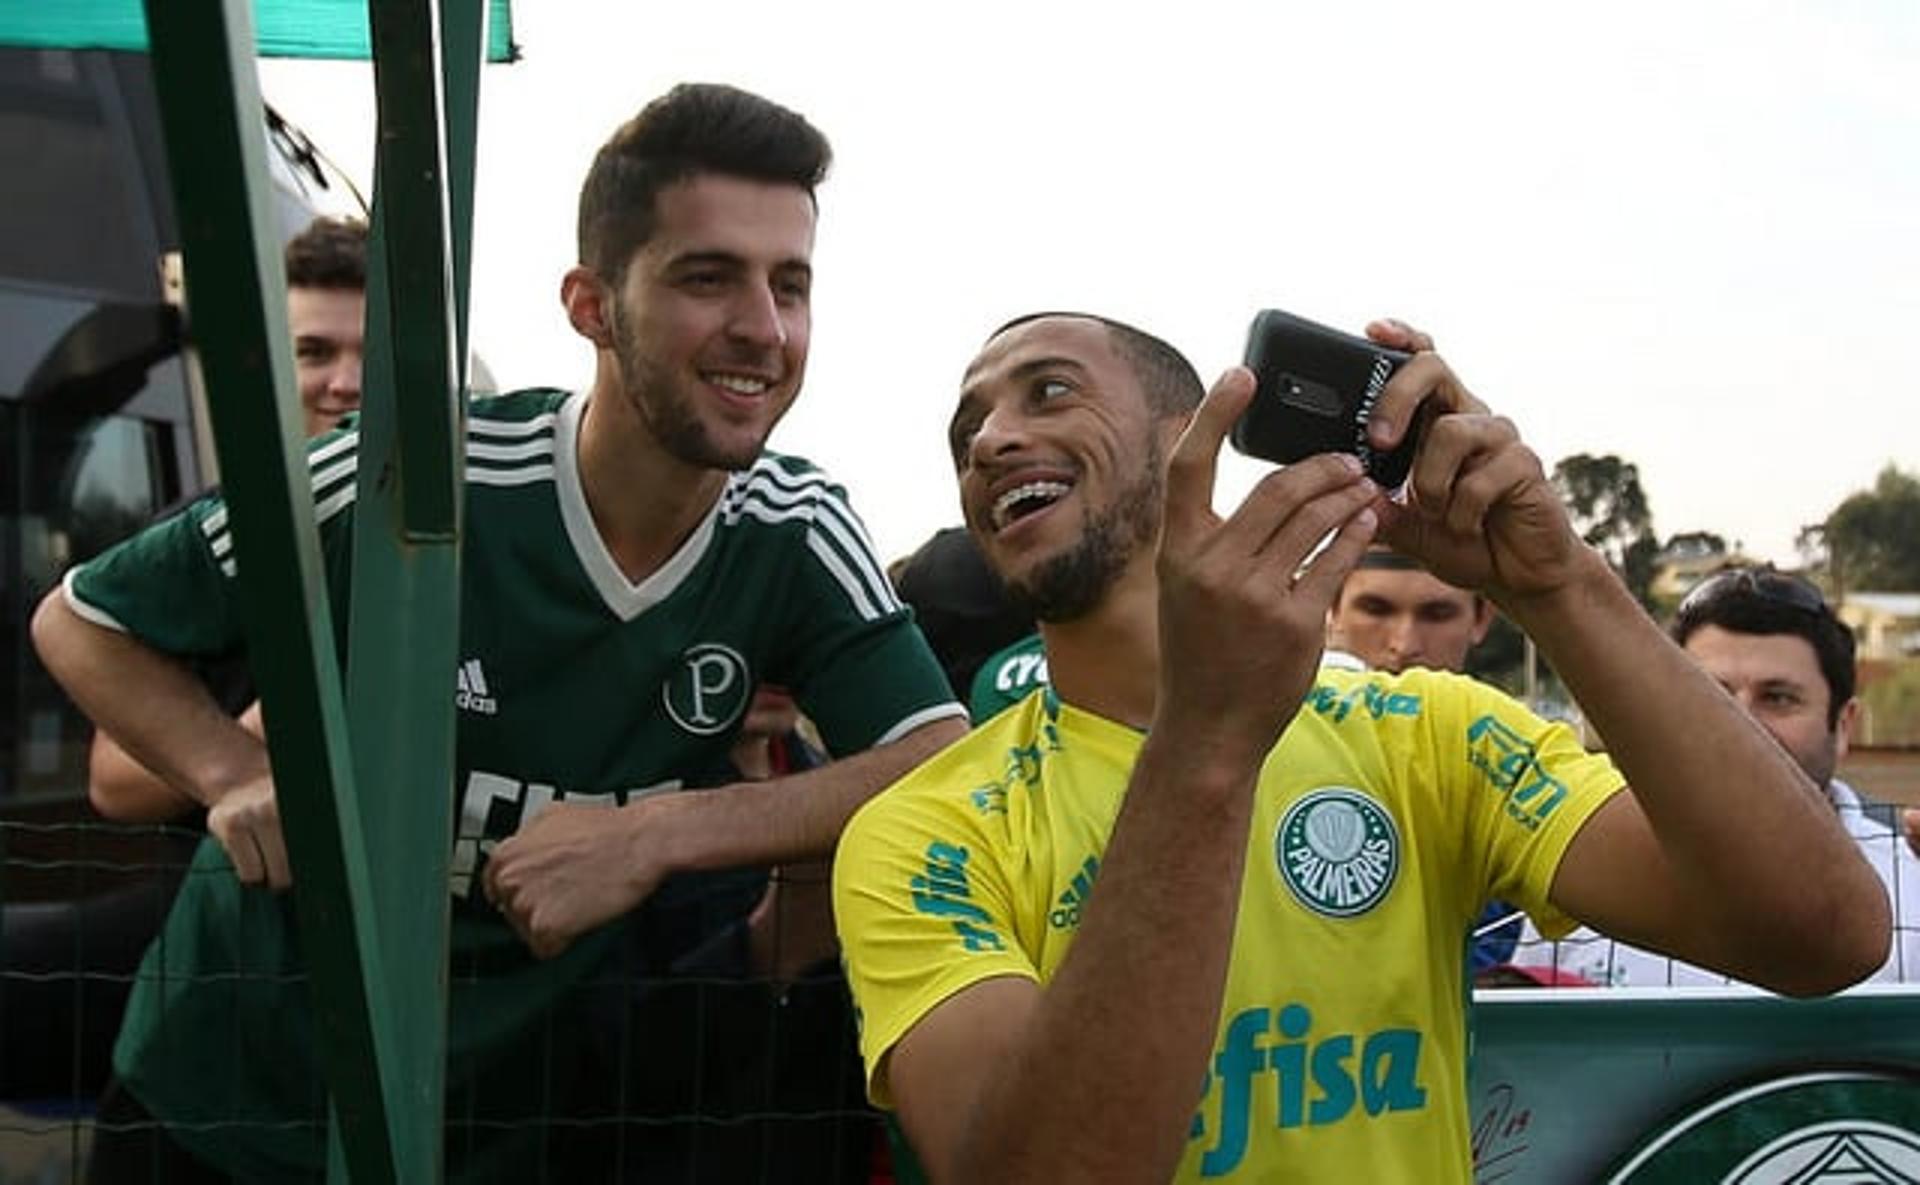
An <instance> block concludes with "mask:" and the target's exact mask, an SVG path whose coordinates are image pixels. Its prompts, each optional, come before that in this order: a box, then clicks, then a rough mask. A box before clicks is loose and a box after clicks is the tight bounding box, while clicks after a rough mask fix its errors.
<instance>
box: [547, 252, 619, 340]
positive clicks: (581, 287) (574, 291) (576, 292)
mask: <svg viewBox="0 0 1920 1185" xmlns="http://www.w3.org/2000/svg"><path fill="white" fill-rule="evenodd" d="M612 299H613V292H612V290H611V289H609V288H608V287H607V284H606V282H605V281H604V280H602V279H601V278H600V277H599V276H598V275H597V274H595V272H594V270H593V269H592V268H590V267H586V266H585V265H581V264H576V265H575V266H573V267H570V268H568V269H567V274H566V275H564V276H562V277H560V305H561V307H562V308H564V309H566V310H567V323H568V324H570V325H572V326H573V331H574V332H575V333H577V334H579V335H580V336H581V337H584V338H586V339H587V340H588V341H590V342H592V343H593V344H594V345H595V346H596V347H598V348H599V349H602V350H610V349H612V348H613V330H612V329H611V328H610V327H609V324H608V322H609V318H608V316H607V302H608V301H610V300H612Z"/></svg>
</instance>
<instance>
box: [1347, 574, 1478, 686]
mask: <svg viewBox="0 0 1920 1185" xmlns="http://www.w3.org/2000/svg"><path fill="white" fill-rule="evenodd" d="M1492 624H1493V606H1492V605H1491V604H1489V603H1488V602H1487V599H1486V598H1485V597H1483V596H1481V595H1480V594H1478V593H1472V592H1468V591H1467V590H1466V589H1463V588H1455V587H1453V586H1452V585H1451V584H1448V583H1447V582H1446V581H1444V580H1442V579H1440V578H1439V577H1437V576H1435V575H1434V574H1433V573H1431V572H1429V571H1427V570H1426V568H1425V567H1423V566H1422V565H1421V564H1420V562H1419V561H1418V560H1414V559H1411V558H1409V557H1407V556H1404V555H1401V554H1400V553H1399V552H1397V551H1394V550H1393V549H1392V548H1390V547H1369V548H1368V549H1367V550H1366V553H1365V554H1364V555H1362V556H1361V557H1360V563H1359V564H1358V565H1357V566H1356V567H1355V568H1354V570H1353V571H1352V572H1351V573H1349V574H1348V576H1347V578H1346V580H1344V581H1342V582H1341V585H1340V595H1339V596H1338V597H1337V598H1336V599H1335V600H1334V602H1333V608H1332V609H1330V610H1328V612H1327V646H1328V647H1329V648H1330V649H1334V650H1344V651H1345V652H1347V653H1348V654H1351V655H1353V656H1354V657H1355V658H1358V659H1359V660H1360V661H1361V662H1364V663H1366V664H1367V665H1368V666H1370V667H1373V668H1375V669H1377V670H1382V671H1394V672H1399V671H1404V670H1406V669H1407V668H1408V667H1431V668H1432V669H1434V670H1436V671H1464V670H1466V669H1467V652H1468V651H1470V650H1472V649H1473V648H1474V647H1475V646H1477V645H1479V644H1480V642H1481V641H1482V640H1483V639H1484V638H1485V637H1486V636H1487V629H1488V627H1490V626H1491V625H1492Z"/></svg>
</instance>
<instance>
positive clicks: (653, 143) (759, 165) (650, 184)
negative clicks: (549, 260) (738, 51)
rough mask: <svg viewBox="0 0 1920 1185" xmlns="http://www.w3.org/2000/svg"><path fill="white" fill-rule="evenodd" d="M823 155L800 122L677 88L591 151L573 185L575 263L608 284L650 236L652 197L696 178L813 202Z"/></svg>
mask: <svg viewBox="0 0 1920 1185" xmlns="http://www.w3.org/2000/svg"><path fill="white" fill-rule="evenodd" d="M832 163H833V149H832V148H831V147H830V146H829V145H828V143H827V138H826V136H824V135H822V134H821V133H820V130H819V129H818V128H815V127H814V126H813V125H812V124H810V123H808V122H807V121H806V119H805V118H804V117H802V116H801V115H799V114H798V113H796V112H793V111H789V110H788V109H787V108H785V107H782V106H780V105H779V104H778V103H774V102H772V101H770V100H767V99H763V98H761V97H760V96H759V95H756V94H752V93H750V92H748V91H743V90H740V89H738V88H737V87H731V86H724V85H721V84H719V83H704V82H683V83H681V84H680V85H679V86H676V87H674V88H673V89H672V90H670V91H668V92H667V93H666V94H664V95H662V96H660V97H659V98H657V99H655V100H654V101H653V102H651V103H648V104H647V105H646V106H645V107H643V108H641V110H640V114H638V115H636V116H634V117H633V118H632V119H630V120H628V121H627V122H626V123H624V124H622V125H620V127H619V129H618V130H616V131H615V132H614V133H613V135H612V137H611V138H609V139H608V140H607V142H606V143H605V144H603V145H601V147H600V151H599V152H598V153H597V154H595V156H594V158H593V167H592V168H590V169H588V170H587V179H586V181H585V182H584V183H583V184H582V185H581V186H580V225H579V237H580V262H581V263H583V264H585V265H586V266H587V267H589V268H591V269H593V272H594V274H595V275H598V276H599V277H600V278H601V279H603V280H606V281H608V282H609V283H617V282H618V281H619V280H620V277H621V276H622V275H623V274H624V273H625V272H626V268H627V263H628V261H629V260H631V259H632V258H633V254H634V252H636V251H638V250H639V249H640V248H641V247H642V246H644V245H645V244H646V241H647V240H648V239H649V238H651V237H652V236H653V230H654V223H655V216H656V214H657V211H656V210H655V208H654V197H655V195H656V194H658V193H659V192H660V191H661V190H662V189H665V188H666V187H667V186H669V185H672V184H674V183H675V182H677V181H682V180H684V179H686V178H688V177H691V176H694V175H696V174H700V173H716V174H719V175H721V176H725V177H739V178H744V179H746V180H748V181H763V182H767V183H769V184H775V185H793V186H797V187H799V188H800V189H804V190H806V192H807V196H808V197H812V196H813V191H814V187H815V186H817V185H819V184H820V182H822V181H823V180H825V179H826V176H827V169H828V167H829V166H830V165H831V164H832Z"/></svg>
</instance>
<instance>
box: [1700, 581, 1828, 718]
mask: <svg viewBox="0 0 1920 1185" xmlns="http://www.w3.org/2000/svg"><path fill="white" fill-rule="evenodd" d="M1708 625H1712V626H1718V627H1719V628H1721V629H1723V630H1726V631H1727V632H1728V633H1734V634H1755V635H1759V636H1769V635H1773V634H1792V635H1794V636H1795V637H1798V638H1804V639H1806V642H1807V645H1809V646H1811V647H1813V653H1814V657H1815V658H1816V659H1817V660H1818V661H1819V663H1820V675H1821V677H1822V678H1824V679H1825V680H1826V682H1827V727H1828V728H1832V727H1834V726H1835V725H1837V724H1838V723H1839V722H1840V709H1842V708H1843V707H1845V706H1846V704H1847V701H1848V700H1850V699H1852V698H1853V688H1854V666H1853V655H1854V641H1853V630H1852V629H1851V628H1849V627H1848V625H1847V623H1846V622H1844V621H1841V620H1840V618H1839V617H1838V616H1837V615H1836V614H1835V613H1834V611H1833V607H1832V606H1830V605H1828V604H1827V600H1826V597H1824V596H1823V595H1821V592H1820V590H1819V589H1817V588H1815V587H1814V586H1813V585H1811V584H1809V583H1807V582H1806V581H1804V580H1802V579H1800V578H1799V577H1798V576H1791V575H1788V574H1787V573H1785V572H1777V571H1775V570H1774V569H1772V568H1770V567H1767V568H1727V569H1724V570H1722V571H1719V572H1716V573H1714V574H1713V575H1712V576H1709V577H1707V578H1706V579H1705V580H1702V581H1701V582H1700V583H1699V584H1697V585H1695V586H1694V588H1693V591H1692V592H1689V593H1688V594H1687V595H1686V599H1684V600H1682V601H1681V602H1680V608H1679V611H1678V612H1676V613H1675V614H1674V617H1673V624H1672V626H1671V627H1669V628H1670V632H1671V633H1672V635H1673V640H1674V641H1676V642H1678V643H1679V644H1680V645H1682V646H1685V645H1686V644H1687V639H1688V638H1691V637H1692V636H1693V635H1694V633H1695V631H1697V630H1699V629H1700V627H1702V626H1708Z"/></svg>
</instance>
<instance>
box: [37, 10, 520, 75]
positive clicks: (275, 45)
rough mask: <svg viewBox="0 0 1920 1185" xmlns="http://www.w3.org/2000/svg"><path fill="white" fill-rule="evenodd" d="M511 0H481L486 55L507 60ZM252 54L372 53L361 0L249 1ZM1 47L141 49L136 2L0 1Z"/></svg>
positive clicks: (513, 53) (142, 23)
mask: <svg viewBox="0 0 1920 1185" xmlns="http://www.w3.org/2000/svg"><path fill="white" fill-rule="evenodd" d="M509 9H510V0H487V60H488V61H489V62H511V61H513V60H514V58H515V57H517V56H518V51H517V48H516V47H515V46H514V44H513V17H512V13H511V12H510V11H509ZM253 22H254V29H255V35H256V41H257V46H256V51H257V52H258V53H259V55H260V56H261V57H263V58H358V59H362V60H365V59H367V58H369V57H371V56H372V39H371V37H370V35H369V34H368V31H367V3H366V0H253ZM0 45H20V46H27V47H29V48H35V49H133V50H144V49H146V48H147V17H146V11H145V9H144V7H143V6H142V4H141V0H57V2H56V3H7V4H0Z"/></svg>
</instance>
